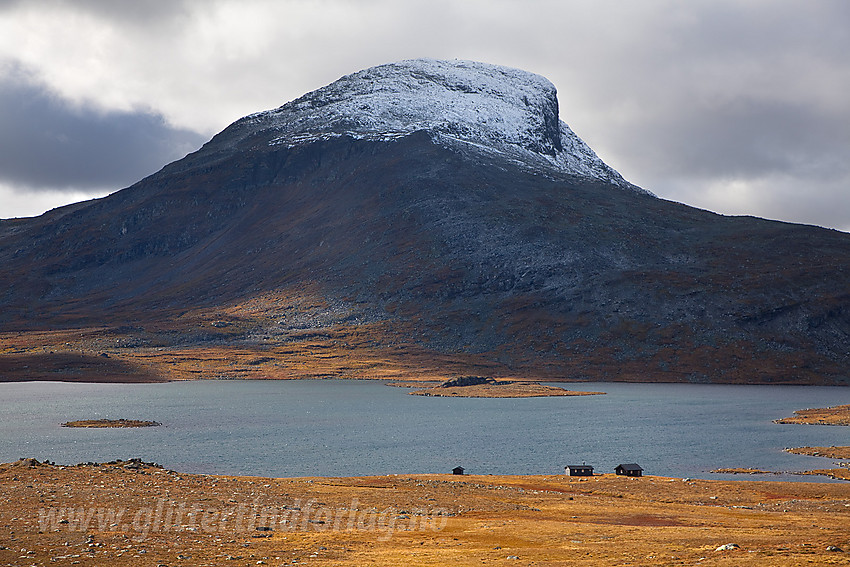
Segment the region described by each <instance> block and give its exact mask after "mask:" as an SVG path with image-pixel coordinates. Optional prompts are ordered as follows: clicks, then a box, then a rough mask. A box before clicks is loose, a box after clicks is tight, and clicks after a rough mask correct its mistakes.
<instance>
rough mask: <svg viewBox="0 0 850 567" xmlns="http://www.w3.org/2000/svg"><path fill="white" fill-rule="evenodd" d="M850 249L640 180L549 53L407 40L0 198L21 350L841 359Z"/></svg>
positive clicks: (272, 363)
mask: <svg viewBox="0 0 850 567" xmlns="http://www.w3.org/2000/svg"><path fill="white" fill-rule="evenodd" d="M848 266H850V235H848V234H845V233H841V232H837V231H832V230H825V229H820V228H815V227H810V226H803V225H793V224H787V223H780V222H773V221H766V220H762V219H757V218H751V217H724V216H719V215H715V214H712V213H709V212H706V211H701V210H698V209H694V208H691V207H687V206H685V205H681V204H677V203H672V202H668V201H664V200H661V199H658V198H656V197H654V196H653V195H652V194H651V193H648V192H647V191H644V190H642V189H640V188H637V187H635V186H633V185H631V184H629V183H628V182H626V181H625V180H623V178H622V177H621V176H620V175H619V174H618V173H617V172H616V171H614V170H613V169H611V168H610V167H608V166H607V165H605V164H604V163H603V162H602V161H601V160H600V159H599V158H598V157H597V156H596V155H595V154H594V153H593V151H592V150H591V149H590V148H589V147H587V145H586V144H584V142H582V141H581V140H580V139H579V138H578V137H577V136H576V135H575V134H574V133H573V132H572V131H571V130H570V129H569V127H568V126H567V125H566V124H564V123H563V122H561V121H560V118H559V114H558V103H557V98H556V94H555V89H554V87H553V86H552V85H551V83H549V82H548V81H547V80H545V79H543V78H542V77H539V76H537V75H533V74H531V73H526V72H523V71H517V70H513V69H506V68H503V67H497V66H492V65H485V64H480V63H472V62H463V61H433V60H415V61H406V62H401V63H395V64H390V65H382V66H379V67H375V68H372V69H367V70H365V71H361V72H359V73H355V74H353V75H349V76H347V77H343V78H342V79H340V80H339V81H337V82H335V83H332V84H331V85H328V86H327V87H324V88H322V89H319V90H317V91H315V92H312V93H309V94H307V95H305V96H303V97H301V98H299V99H297V100H295V101H292V102H290V103H287V104H285V105H284V106H282V107H280V108H278V109H275V110H271V111H266V112H261V113H258V114H254V115H251V116H248V117H245V118H243V119H241V120H239V121H237V122H236V123H234V124H233V125H231V126H230V127H228V128H227V129H225V130H224V131H223V132H221V133H220V134H218V135H217V136H215V137H214V138H213V139H212V140H211V141H210V142H208V143H207V144H206V145H205V146H204V147H203V148H201V149H200V150H199V151H197V152H195V153H193V154H190V155H188V156H186V157H185V158H184V159H182V160H179V161H177V162H174V163H172V164H170V165H168V166H166V167H164V168H163V169H162V170H161V171H159V172H157V173H156V174H154V175H151V176H150V177H148V178H146V179H143V180H141V181H140V182H139V183H137V184H135V185H133V186H132V187H129V188H127V189H124V190H122V191H119V192H117V193H114V194H112V195H110V196H109V197H106V198H103V199H98V200H94V201H89V202H85V203H79V204H75V205H71V206H68V207H63V208H60V209H56V210H53V211H50V212H48V213H46V214H44V215H42V216H40V217H37V218H32V219H14V220H4V221H0V280H2V281H3V282H7V284H6V285H4V286H3V288H2V289H0V305H2V312H0V329H2V331H3V333H2V336H0V339H2V345H5V347H4V348H5V351H6V352H7V353H11V354H14V355H15V356H18V357H22V356H23V357H24V359H25V361H26V362H27V364H26V365H27V366H29V367H30V369H29V372H31V371H32V367H33V366H35V367H37V366H38V358H37V356H36V355H37V354H39V353H41V352H46V351H50V350H54V351H55V350H57V349H58V350H61V349H62V348H66V349H76V350H80V351H83V354H88V355H97V354H98V353H100V352H104V353H109V355H110V356H112V357H113V358H118V359H121V360H122V361H128V362H132V363H135V364H139V365H141V366H140V368H141V367H143V368H144V371H145V373H146V374H147V375H148V377H149V376H150V374H151V373H153V374H155V375H161V376H166V377H175V374H174V373H175V372H177V374H176V376H177V377H187V376H210V377H212V376H225V377H233V376H269V377H287V376H310V375H339V374H345V375H350V376H381V377H383V376H397V375H402V374H406V375H411V374H416V373H417V372H420V371H423V369H426V368H427V372H425V373H426V374H430V375H437V376H441V375H442V376H445V375H453V374H454V373H457V372H462V373H470V372H471V373H475V372H476V371H478V372H483V371H486V373H488V374H493V375H511V376H523V377H531V378H548V379H551V378H565V379H605V380H646V381H658V380H663V381H681V380H689V381H717V382H774V383H776V382H783V383H836V384H845V383H847V381H848V373H847V372H846V368H847V367H848V364H847V363H848V362H849V361H850V309H848V308H850V288H848V285H847V281H848ZM176 353H179V356H178V355H177V354H176ZM169 354H170V355H171V358H169V359H168V360H166V358H167V357H168V356H169ZM27 357H28V358H27ZM164 357H166V358H164ZM187 360H195V361H201V362H197V363H194V362H193V363H191V364H190V363H188V362H186V361H187ZM211 360H215V361H218V362H217V363H215V364H214V363H212V362H210V361H211ZM258 360H259V361H260V362H255V361H258ZM249 363H250V364H249ZM21 364H23V362H22V363H21ZM175 368H176V369H178V370H175ZM237 370H238V371H237ZM181 372H182V374H181ZM12 373H14V372H12ZM193 373H194V374H193Z"/></svg>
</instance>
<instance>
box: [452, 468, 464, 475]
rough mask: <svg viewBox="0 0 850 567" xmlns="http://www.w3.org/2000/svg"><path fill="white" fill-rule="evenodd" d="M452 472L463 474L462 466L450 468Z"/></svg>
mask: <svg viewBox="0 0 850 567" xmlns="http://www.w3.org/2000/svg"><path fill="white" fill-rule="evenodd" d="M452 474H463V467H455V468H453V469H452Z"/></svg>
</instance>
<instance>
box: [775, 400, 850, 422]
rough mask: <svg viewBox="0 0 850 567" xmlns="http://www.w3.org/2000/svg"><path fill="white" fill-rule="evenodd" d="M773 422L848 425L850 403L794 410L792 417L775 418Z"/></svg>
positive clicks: (849, 420)
mask: <svg viewBox="0 0 850 567" xmlns="http://www.w3.org/2000/svg"><path fill="white" fill-rule="evenodd" d="M773 422H774V423H796V424H802V425H850V404H848V405H843V406H833V407H828V408H809V409H804V410H797V411H795V412H794V417H785V418H782V419H775V420H774V421H773Z"/></svg>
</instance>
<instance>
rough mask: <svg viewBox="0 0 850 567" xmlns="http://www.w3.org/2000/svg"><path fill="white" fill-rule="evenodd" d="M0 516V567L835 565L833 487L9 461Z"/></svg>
mask: <svg viewBox="0 0 850 567" xmlns="http://www.w3.org/2000/svg"><path fill="white" fill-rule="evenodd" d="M0 502H2V504H0V565H15V566H17V565H39V566H42V565H44V566H46V565H51V566H53V565H56V566H61V565H81V566H94V565H98V566H99V565H115V566H125V565H126V566H142V565H157V566H166V565H167V566H174V565H193V566H194V565H233V566H238V565H316V566H324V565H401V564H408V565H435V566H436V565H476V566H478V565H512V566H514V565H516V566H518V565H606V566H607V565H759V566H764V565H781V566H788V565H850V527H848V522H847V519H848V518H850V484H847V483H841V484H815V483H783V482H750V481H737V482H721V481H708V480H683V479H670V478H662V477H652V476H647V477H643V478H636V479H632V478H625V477H616V476H613V475H602V476H595V477H592V478H570V477H566V476H453V475H392V476H381V477H360V478H296V479H270V478H256V477H255V478H252V477H241V478H235V477H224V476H207V475H186V474H180V473H177V472H174V471H168V470H165V469H162V468H159V467H158V466H155V465H153V464H148V463H141V462H139V461H124V462H121V461H119V462H113V463H111V464H105V465H94V464H87V465H77V466H55V465H48V464H41V463H37V462H35V461H32V460H23V461H18V462H16V463H10V464H6V465H0ZM727 544H734V545H727ZM722 546H727V549H722V550H718V548H720V547H722Z"/></svg>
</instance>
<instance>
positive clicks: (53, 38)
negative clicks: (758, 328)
mask: <svg viewBox="0 0 850 567" xmlns="http://www.w3.org/2000/svg"><path fill="white" fill-rule="evenodd" d="M416 57H434V58H440V59H454V58H458V59H471V60H476V61H485V62H488V63H497V64H501V65H507V66H511V67H518V68H522V69H526V70H528V71H533V72H536V73H539V74H541V75H544V76H546V77H547V78H549V79H550V80H551V81H552V82H553V83H554V84H555V86H556V87H557V89H558V96H559V100H560V107H561V118H562V119H563V120H564V121H565V122H567V124H569V125H570V126H571V127H572V129H573V130H574V131H575V132H576V133H577V134H578V135H579V136H580V137H581V138H583V139H584V140H585V141H586V142H587V143H588V144H589V145H590V146H591V147H592V148H593V149H594V150H595V151H596V152H597V153H598V154H599V156H600V157H601V158H602V159H603V160H604V161H605V162H606V163H608V164H609V165H611V166H612V167H613V168H614V169H616V170H618V171H619V172H620V173H621V174H622V175H623V176H624V177H625V178H626V179H628V180H629V181H631V182H633V183H636V184H637V185H640V186H642V187H644V188H646V189H649V190H650V191H652V192H654V193H655V194H656V195H658V196H660V197H663V198H666V199H672V200H675V201H680V202H683V203H687V204H689V205H694V206H697V207H701V208H706V209H710V210H713V211H716V212H720V213H725V214H751V215H757V216H762V217H766V218H772V219H780V220H786V221H792V222H803V223H811V224H817V225H821V226H826V227H831V228H837V229H839V230H845V231H850V1H847V0H628V1H626V0H616V1H614V0H516V1H508V0H407V1H406V0H220V1H216V0H194V1H193V0H182V1H181V0H135V1H126V2H123V1H115V0H74V1H71V0H67V1H63V0H20V1H15V0H0V218H7V217H13V216H29V215H36V214H41V213H42V212H44V211H45V210H47V209H50V208H52V207H56V206H59V205H62V204H66V203H69V202H74V201H77V200H81V199H84V198H89V197H94V196H101V195H105V194H107V193H109V192H111V191H115V190H117V189H120V188H123V187H126V186H128V185H131V184H132V183H133V182H135V181H137V180H139V179H141V178H142V177H144V176H146V175H148V174H151V173H153V172H155V171H157V170H158V169H160V168H161V167H162V166H163V165H165V164H166V163H168V162H170V161H173V160H175V159H178V158H180V157H182V156H183V155H185V154H186V153H187V152H189V151H193V150H195V149H197V148H198V147H199V146H200V145H201V144H202V143H203V142H205V141H206V140H207V139H209V138H210V137H211V136H212V135H213V134H215V133H216V132H218V131H220V130H222V129H223V128H224V127H225V126H227V125H228V124H229V123H231V122H233V121H234V120H236V119H238V118H240V117H241V116H244V115H246V114H250V113H252V112H256V111H259V110H265V109H268V108H274V107H277V106H280V105H281V104H283V103H285V102H287V101H289V100H292V99H293V98H296V97H298V96H300V95H302V94H304V93H306V92H308V91H311V90H314V89H316V88H319V87H321V86H324V85H326V84H327V83H330V82H332V81H334V80H336V79H337V78H339V77H340V76H342V75H345V74H348V73H351V72H354V71H357V70H360V69H363V68H366V67H371V66H373V65H378V64H381V63H387V62H391V61H398V60H402V59H410V58H416Z"/></svg>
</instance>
